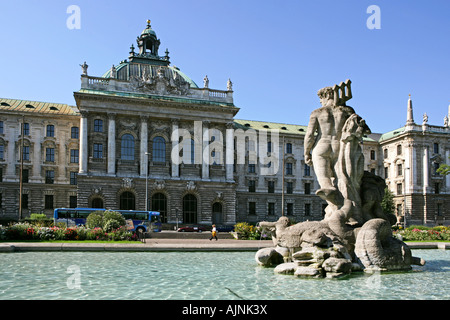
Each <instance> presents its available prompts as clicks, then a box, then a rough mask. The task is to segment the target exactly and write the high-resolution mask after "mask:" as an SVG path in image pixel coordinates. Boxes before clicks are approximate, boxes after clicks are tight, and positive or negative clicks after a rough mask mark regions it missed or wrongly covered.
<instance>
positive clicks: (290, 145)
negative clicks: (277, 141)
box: [286, 143, 292, 153]
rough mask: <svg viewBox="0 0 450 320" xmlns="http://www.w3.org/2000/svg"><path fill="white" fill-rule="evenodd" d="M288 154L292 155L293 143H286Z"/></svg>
mask: <svg viewBox="0 0 450 320" xmlns="http://www.w3.org/2000/svg"><path fill="white" fill-rule="evenodd" d="M286 153H292V143H286Z"/></svg>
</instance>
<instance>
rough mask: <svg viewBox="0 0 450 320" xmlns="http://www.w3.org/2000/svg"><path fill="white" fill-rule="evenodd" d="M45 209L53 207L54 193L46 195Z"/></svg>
mask: <svg viewBox="0 0 450 320" xmlns="http://www.w3.org/2000/svg"><path fill="white" fill-rule="evenodd" d="M45 209H53V195H51V194H46V195H45Z"/></svg>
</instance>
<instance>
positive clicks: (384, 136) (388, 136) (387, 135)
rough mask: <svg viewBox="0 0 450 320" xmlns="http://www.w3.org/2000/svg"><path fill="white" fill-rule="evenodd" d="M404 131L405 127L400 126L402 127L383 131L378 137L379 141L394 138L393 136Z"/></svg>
mask: <svg viewBox="0 0 450 320" xmlns="http://www.w3.org/2000/svg"><path fill="white" fill-rule="evenodd" d="M404 131H405V127H402V128H399V129H396V130H392V131H389V132H386V133H383V134H382V135H381V137H380V140H379V142H381V141H384V140H389V139H391V138H394V137H396V136H398V135H399V134H401V133H403V132H404Z"/></svg>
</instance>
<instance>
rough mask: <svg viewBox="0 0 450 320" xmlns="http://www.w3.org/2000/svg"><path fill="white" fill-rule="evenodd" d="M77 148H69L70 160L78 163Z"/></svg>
mask: <svg viewBox="0 0 450 320" xmlns="http://www.w3.org/2000/svg"><path fill="white" fill-rule="evenodd" d="M79 154H80V152H79V150H78V149H70V162H71V163H78V161H79Z"/></svg>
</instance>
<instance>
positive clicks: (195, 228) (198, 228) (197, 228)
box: [177, 226, 207, 232]
mask: <svg viewBox="0 0 450 320" xmlns="http://www.w3.org/2000/svg"><path fill="white" fill-rule="evenodd" d="M206 230H207V229H206V228H205V227H203V226H185V227H180V228H178V230H177V231H178V232H203V231H206Z"/></svg>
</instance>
